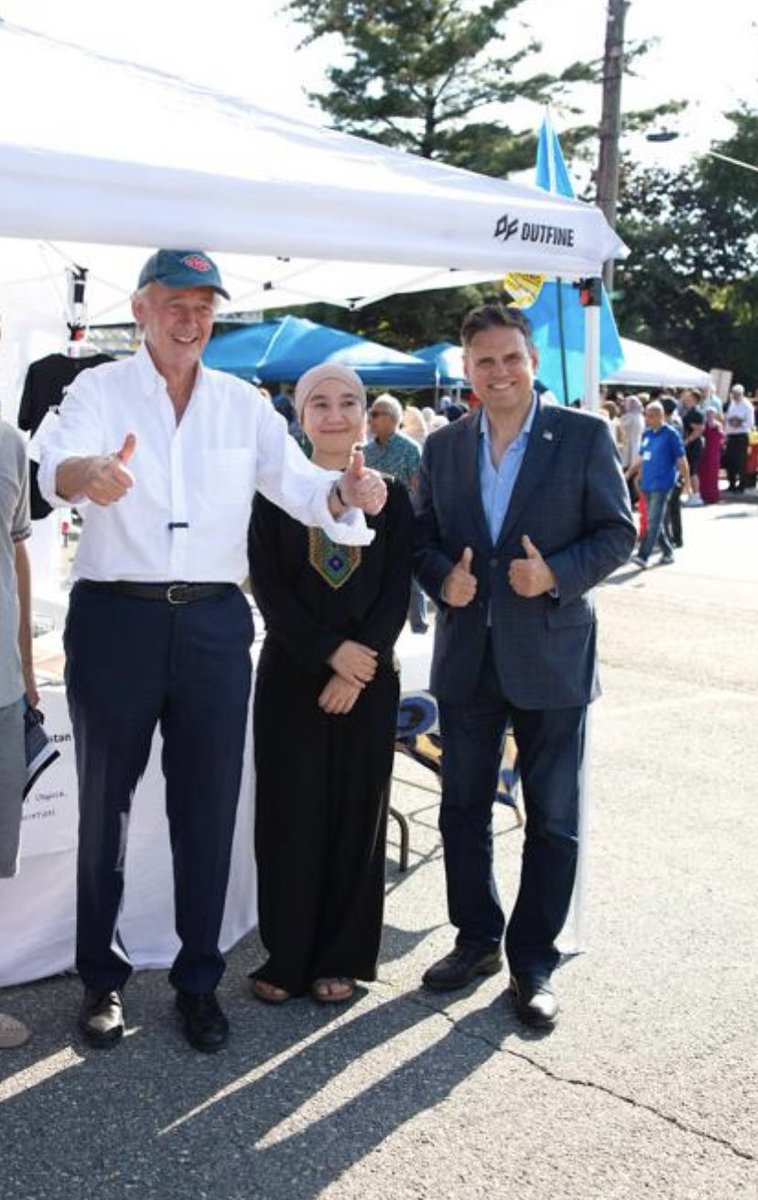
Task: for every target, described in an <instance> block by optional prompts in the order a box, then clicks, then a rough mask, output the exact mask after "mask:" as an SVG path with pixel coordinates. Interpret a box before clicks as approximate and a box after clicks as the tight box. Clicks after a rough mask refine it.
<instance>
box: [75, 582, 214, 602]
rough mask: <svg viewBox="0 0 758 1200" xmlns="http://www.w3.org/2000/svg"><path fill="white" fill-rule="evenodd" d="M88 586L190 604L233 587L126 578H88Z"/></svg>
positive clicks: (122, 593) (122, 594) (143, 598)
mask: <svg viewBox="0 0 758 1200" xmlns="http://www.w3.org/2000/svg"><path fill="white" fill-rule="evenodd" d="M83 582H86V583H87V585H88V587H96V588H102V589H103V590H105V591H108V592H117V593H118V594H119V595H121V596H135V597H136V598H137V599H138V600H163V601H164V602H165V603H167V604H192V603H194V601H195V600H209V599H210V598H211V596H220V595H221V594H222V592H228V591H230V589H232V588H233V587H235V585H234V584H233V583H130V582H129V581H128V580H126V579H117V580H115V581H110V580H108V581H100V580H94V579H88V580H86V581H83Z"/></svg>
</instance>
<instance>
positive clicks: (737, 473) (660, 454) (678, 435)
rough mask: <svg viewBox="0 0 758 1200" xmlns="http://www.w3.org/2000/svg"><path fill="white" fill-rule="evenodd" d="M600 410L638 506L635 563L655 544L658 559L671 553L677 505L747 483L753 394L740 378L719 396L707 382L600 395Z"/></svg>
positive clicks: (755, 419) (717, 496)
mask: <svg viewBox="0 0 758 1200" xmlns="http://www.w3.org/2000/svg"><path fill="white" fill-rule="evenodd" d="M601 410H602V412H603V413H604V415H605V416H606V417H607V419H608V421H609V423H610V425H611V428H612V430H613V435H614V438H615V440H616V444H617V447H618V451H619V455H620V457H621V463H622V466H623V468H624V474H625V477H626V480H627V486H628V488H629V497H630V501H631V504H632V507H633V508H635V509H637V510H638V511H639V518H640V522H639V544H638V546H637V549H636V552H635V554H634V555H633V561H634V562H635V563H636V564H637V565H638V566H639V567H641V568H642V569H645V568H646V567H648V566H649V565H650V555H651V554H652V553H653V551H654V550H655V549H656V548H657V549H660V550H661V559H660V561H661V563H663V564H670V563H672V562H673V561H674V549H675V548H676V547H681V546H682V545H683V531H682V516H681V508H682V506H684V507H700V506H702V505H706V504H718V503H719V501H720V500H721V499H722V495H723V494H730V493H734V494H738V493H742V492H744V491H745V489H746V488H752V487H755V484H756V470H758V398H755V399H751V398H750V397H747V396H746V395H745V389H744V387H743V386H742V384H739V383H738V384H735V385H734V386H733V387H732V388H731V389H730V392H729V397H728V399H727V401H726V403H725V404H724V403H722V401H721V399H720V398H719V396H718V395H717V393H716V391H715V390H714V389H713V388H712V387H709V388H704V389H697V388H683V389H682V390H681V391H680V393H679V395H678V396H674V395H667V394H665V393H664V394H662V395H660V396H659V397H658V398H656V399H651V397H650V395H649V394H648V393H644V392H642V393H639V394H638V395H619V396H616V397H615V398H614V399H604V400H603V403H602V406H601ZM722 479H723V480H724V482H725V484H726V486H725V487H724V488H723V489H722V486H721V481H722Z"/></svg>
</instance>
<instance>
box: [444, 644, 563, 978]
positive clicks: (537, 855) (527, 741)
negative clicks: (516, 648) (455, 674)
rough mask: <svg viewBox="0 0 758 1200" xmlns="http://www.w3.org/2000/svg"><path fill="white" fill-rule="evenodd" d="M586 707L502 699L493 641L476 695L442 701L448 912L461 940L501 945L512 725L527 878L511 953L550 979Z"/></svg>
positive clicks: (515, 962)
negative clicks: (500, 839)
mask: <svg viewBox="0 0 758 1200" xmlns="http://www.w3.org/2000/svg"><path fill="white" fill-rule="evenodd" d="M585 713H586V709H585V708H584V707H581V708H558V709H539V710H526V709H519V708H517V707H516V706H515V705H514V704H512V703H511V702H510V701H509V700H508V698H507V697H506V696H505V695H503V692H502V688H501V686H500V683H499V680H498V676H497V672H496V669H495V663H494V660H493V655H492V647H491V645H490V646H489V647H488V650H487V654H486V656H485V662H484V666H483V669H482V674H481V678H480V680H479V683H478V685H477V689H476V693H475V695H474V696H473V697H472V698H471V699H470V700H468V701H467V702H466V703H464V704H457V703H451V702H449V701H440V703H439V716H440V732H441V734H442V804H441V808H440V832H441V834H442V842H443V848H444V856H445V872H446V878H447V895H448V910H449V915H450V921H451V923H452V924H453V925H455V926H456V927H457V929H458V938H457V941H458V943H459V944H461V943H467V944H471V945H476V946H481V947H482V948H488V947H494V946H498V945H499V944H500V942H501V940H502V937H503V932H504V931H505V930H506V922H505V916H504V914H503V910H502V907H501V905H500V899H499V896H498V890H497V884H496V882H495V876H494V871H493V856H492V847H493V842H492V805H493V803H494V799H495V791H496V788H497V780H498V771H499V769H500V763H501V759H502V755H503V744H504V739H505V731H506V727H507V725H508V722H509V720H510V721H512V722H513V729H514V734H515V737H516V744H517V747H518V753H519V767H520V773H521V784H522V790H523V796H524V807H525V810H526V831H525V841H524V850H523V859H522V866H521V882H520V886H519V891H518V896H517V898H516V903H515V905H514V907H513V911H512V913H511V916H510V920H509V921H508V924H507V932H506V938H505V949H506V954H507V957H508V963H509V966H510V969H511V971H514V972H522V971H523V972H530V973H532V974H534V975H536V976H538V977H540V978H543V979H544V978H548V977H549V976H550V973H551V972H552V970H553V968H554V967H555V966H556V964H557V962H558V959H559V957H560V956H559V953H558V951H557V950H556V948H555V940H556V938H557V937H558V934H559V933H560V931H561V929H562V927H563V924H564V921H565V919H566V914H567V913H568V908H569V903H570V901H571V894H572V891H573V887H574V878H575V874H576V857H577V825H578V809H579V772H580V768H581V763H582V755H583V751H584V725H585Z"/></svg>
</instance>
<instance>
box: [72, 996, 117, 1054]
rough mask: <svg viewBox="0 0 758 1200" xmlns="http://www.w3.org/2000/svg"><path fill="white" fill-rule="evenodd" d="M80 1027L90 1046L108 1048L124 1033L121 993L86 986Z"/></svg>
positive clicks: (80, 1014)
mask: <svg viewBox="0 0 758 1200" xmlns="http://www.w3.org/2000/svg"><path fill="white" fill-rule="evenodd" d="M78 1024H79V1029H80V1030H81V1032H82V1034H83V1035H84V1038H85V1040H86V1041H87V1042H89V1044H90V1046H94V1047H95V1048H96V1049H98V1050H106V1049H108V1047H109V1046H115V1044H116V1042H118V1041H120V1040H121V1038H122V1037H123V1034H124V1004H123V1000H122V999H121V993H120V992H117V991H113V992H98V991H97V990H96V989H95V988H85V989H84V998H83V999H82V1004H81V1008H80V1009H79V1019H78Z"/></svg>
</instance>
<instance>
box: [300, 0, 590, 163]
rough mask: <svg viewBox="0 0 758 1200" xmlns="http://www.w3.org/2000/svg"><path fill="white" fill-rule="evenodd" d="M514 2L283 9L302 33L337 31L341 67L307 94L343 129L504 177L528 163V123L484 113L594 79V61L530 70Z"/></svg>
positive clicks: (315, 3) (311, 4)
mask: <svg viewBox="0 0 758 1200" xmlns="http://www.w3.org/2000/svg"><path fill="white" fill-rule="evenodd" d="M521 3H523V0H493V2H492V3H489V4H484V3H483V4H477V5H470V4H464V3H462V2H461V0H416V2H414V3H409V2H408V0H383V2H382V3H375V2H373V0H326V2H323V0H290V2H289V3H288V4H287V6H286V11H288V12H290V13H291V14H293V15H294V16H295V18H296V19H297V20H298V21H301V22H302V23H304V24H307V25H308V26H309V33H308V34H307V36H306V38H305V41H306V43H307V42H312V41H314V40H316V39H317V38H320V37H322V36H325V35H328V34H338V35H339V36H340V37H341V38H342V39H343V42H344V45H345V48H346V52H347V58H348V65H347V66H333V67H331V68H330V69H329V70H328V71H327V78H328V80H329V83H330V85H331V89H330V90H329V91H328V92H324V93H320V94H312V95H311V99H313V100H314V101H315V102H316V103H317V104H319V105H320V107H322V108H323V109H324V111H325V112H327V113H328V114H329V115H330V117H331V118H332V121H333V123H334V124H335V125H336V126H337V127H338V128H339V129H341V130H343V131H344V132H348V133H354V134H357V135H359V136H362V137H368V138H371V139H373V140H374V141H378V142H382V143H383V144H385V145H389V146H395V147H398V148H400V149H403V150H407V151H409V152H410V153H412V154H419V155H421V156H422V157H424V158H436V159H441V160H443V161H445V162H447V163H450V164H452V165H454V166H462V167H468V168H470V169H475V170H478V171H482V172H484V173H486V174H491V175H498V176H503V175H505V174H507V173H508V171H511V170H520V169H522V168H524V167H527V166H530V165H531V164H532V163H533V162H534V152H535V144H536V142H535V137H534V133H533V131H532V130H526V131H523V130H522V131H515V130H513V129H512V128H511V127H510V126H509V125H508V124H507V123H506V122H504V121H503V120H501V119H497V120H495V119H491V118H490V115H489V113H488V112H487V110H488V107H489V106H490V105H493V104H497V105H501V106H503V105H505V106H507V105H509V104H512V103H513V102H514V101H516V100H534V101H536V102H538V103H545V102H546V101H547V100H548V99H552V100H553V101H556V100H561V98H565V97H566V96H567V94H568V90H569V88H570V87H571V86H572V85H573V84H575V83H577V82H579V81H587V80H593V79H596V78H597V69H598V68H597V64H586V63H579V62H575V63H571V64H570V65H569V66H567V67H566V69H565V70H564V71H562V72H561V74H560V75H559V76H551V75H547V74H544V73H537V74H529V73H528V71H526V69H525V66H526V60H527V59H528V58H529V56H530V55H531V54H533V53H534V52H535V51H537V50H539V49H540V46H539V44H538V43H537V42H535V41H534V40H531V39H529V40H526V41H524V42H523V44H519V45H518V46H517V47H516V48H515V49H514V50H513V52H512V53H509V54H502V53H501V54H490V53H489V50H490V48H491V47H492V46H493V44H494V43H498V44H499V45H504V44H505V38H506V31H505V26H506V22H507V18H508V16H509V15H510V14H512V13H513V11H514V10H515V9H517V8H518V6H519V5H520V4H521Z"/></svg>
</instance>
